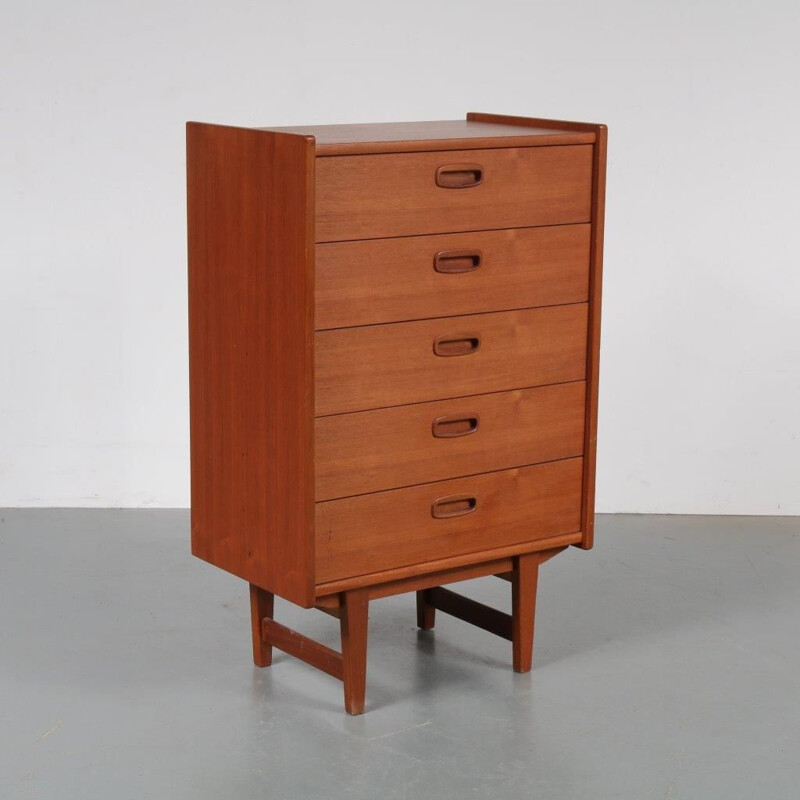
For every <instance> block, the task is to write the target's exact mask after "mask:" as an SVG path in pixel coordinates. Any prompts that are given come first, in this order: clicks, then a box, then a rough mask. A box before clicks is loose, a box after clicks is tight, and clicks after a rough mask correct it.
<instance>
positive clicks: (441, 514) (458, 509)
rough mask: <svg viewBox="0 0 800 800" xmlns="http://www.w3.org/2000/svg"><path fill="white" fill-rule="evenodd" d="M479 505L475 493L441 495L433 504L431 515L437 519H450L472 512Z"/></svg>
mask: <svg viewBox="0 0 800 800" xmlns="http://www.w3.org/2000/svg"><path fill="white" fill-rule="evenodd" d="M477 507H478V498H477V497H476V496H475V495H474V494H451V495H448V496H447V497H440V498H439V499H438V500H434V501H433V503H432V504H431V515H432V516H433V517H434V518H435V519H450V518H451V517H463V516H464V515H465V514H471V513H472V512H473V511H474V510H475V509H476V508H477Z"/></svg>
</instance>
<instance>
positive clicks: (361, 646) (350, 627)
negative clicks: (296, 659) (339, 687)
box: [340, 590, 369, 715]
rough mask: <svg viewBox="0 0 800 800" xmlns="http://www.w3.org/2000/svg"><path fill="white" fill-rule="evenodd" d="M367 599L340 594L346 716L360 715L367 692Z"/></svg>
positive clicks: (352, 593) (362, 595)
mask: <svg viewBox="0 0 800 800" xmlns="http://www.w3.org/2000/svg"><path fill="white" fill-rule="evenodd" d="M368 618H369V598H368V595H367V593H366V592H364V591H361V590H353V591H350V592H344V593H343V594H342V607H341V617H340V620H341V630H342V672H343V679H344V707H345V709H346V711H347V713H348V714H353V715H357V714H363V713H364V701H365V698H366V692H367V622H368Z"/></svg>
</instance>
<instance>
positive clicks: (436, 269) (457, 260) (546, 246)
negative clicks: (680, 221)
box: [315, 225, 591, 329]
mask: <svg viewBox="0 0 800 800" xmlns="http://www.w3.org/2000/svg"><path fill="white" fill-rule="evenodd" d="M590 232H591V228H590V226H589V225H561V226H557V227H544V228H512V229H510V230H503V231H479V232H475V233H456V234H449V235H445V236H412V237H408V238H399V239H375V240H373V241H360V242H329V243H327V244H320V245H318V246H317V248H316V287H315V294H316V312H315V314H316V316H315V325H316V327H317V329H325V328H344V327H347V326H352V325H371V324H374V323H376V322H400V321H403V320H412V319H425V318H428V317H446V316H455V315H457V314H476V313H480V312H485V311H502V310H505V309H512V308H534V307H536V306H555V305H562V304H565V303H580V302H584V301H585V300H587V299H588V296H589V244H590V243H589V236H590Z"/></svg>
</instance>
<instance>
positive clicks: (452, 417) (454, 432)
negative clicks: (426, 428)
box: [431, 414, 480, 439]
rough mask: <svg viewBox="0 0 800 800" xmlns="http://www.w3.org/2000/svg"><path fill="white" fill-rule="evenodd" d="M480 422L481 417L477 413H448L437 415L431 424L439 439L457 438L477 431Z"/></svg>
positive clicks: (434, 433)
mask: <svg viewBox="0 0 800 800" xmlns="http://www.w3.org/2000/svg"><path fill="white" fill-rule="evenodd" d="M479 424H480V417H478V415H477V414H466V415H465V414H448V415H447V416H445V417H437V418H436V419H435V420H434V421H433V424H432V425H431V431H432V433H433V435H434V436H435V437H436V438H437V439H455V438H456V437H457V436H469V434H470V433H475V431H477V430H478V425H479Z"/></svg>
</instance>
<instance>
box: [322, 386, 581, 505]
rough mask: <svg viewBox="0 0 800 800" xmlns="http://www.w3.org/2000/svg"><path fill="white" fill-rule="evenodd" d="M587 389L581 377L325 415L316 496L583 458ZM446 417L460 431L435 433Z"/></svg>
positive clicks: (379, 489) (328, 496)
mask: <svg viewBox="0 0 800 800" xmlns="http://www.w3.org/2000/svg"><path fill="white" fill-rule="evenodd" d="M584 390H585V387H584V383H583V382H582V381H578V382H574V383H564V384H558V385H555V386H541V387H538V388H533V389H517V390H514V391H511V392H499V393H496V394H486V395H478V396H474V397H464V398H460V399H457V400H443V401H439V402H434V403H418V404H415V405H409V406H397V407H395V408H386V409H381V410H377V411H361V412H357V413H354V414H336V415H333V416H329V417H318V418H317V421H316V497H317V500H330V499H333V498H336V497H346V496H349V495H355V494H364V493H367V492H375V491H381V490H385V489H393V488H397V487H401V486H410V485H413V484H418V483H429V482H432V481H438V480H445V479H447V478H455V477H459V476H462V475H472V474H477V473H479V472H492V471H496V470H501V469H508V468H510V467H519V466H524V465H526V464H536V463H539V462H542V461H554V460H556V459H561V458H570V457H572V456H579V455H581V453H582V451H583V425H584V406H585V397H584ZM441 419H444V420H445V428H446V427H448V426H452V427H453V428H454V430H455V432H456V433H460V434H461V435H456V436H445V437H443V438H439V437H437V436H435V435H434V431H433V423H434V420H441ZM462 420H465V421H466V423H465V424H464V425H462V426H461V428H459V425H460V423H461V421H462ZM471 420H475V421H476V422H475V425H474V430H473V426H472V425H471ZM462 430H466V431H469V432H466V433H463V432H462Z"/></svg>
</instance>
